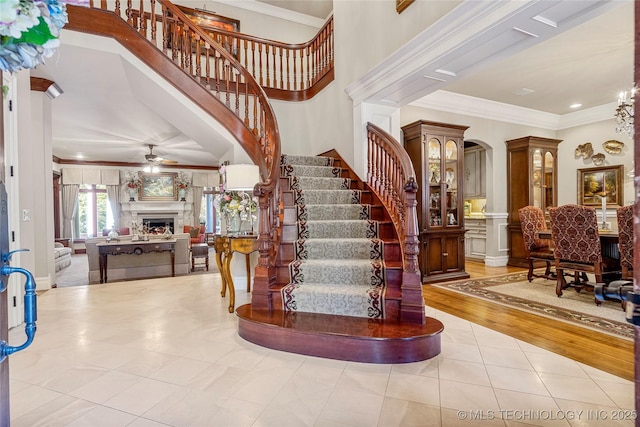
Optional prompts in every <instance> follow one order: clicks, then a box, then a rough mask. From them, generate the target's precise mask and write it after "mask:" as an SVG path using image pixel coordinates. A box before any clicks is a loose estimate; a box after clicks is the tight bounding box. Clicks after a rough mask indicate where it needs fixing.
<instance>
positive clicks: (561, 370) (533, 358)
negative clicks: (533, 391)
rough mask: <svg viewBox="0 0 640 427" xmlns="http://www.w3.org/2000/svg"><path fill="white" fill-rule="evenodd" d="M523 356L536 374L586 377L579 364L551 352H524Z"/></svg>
mask: <svg viewBox="0 0 640 427" xmlns="http://www.w3.org/2000/svg"><path fill="white" fill-rule="evenodd" d="M525 354H526V356H527V359H529V362H530V363H531V365H533V368H534V369H535V370H536V371H537V372H546V373H550V374H561V375H568V376H571V377H584V378H587V377H588V375H587V373H586V372H585V371H584V369H582V367H581V366H580V364H579V363H578V362H576V361H575V360H571V359H568V358H566V357H563V356H560V355H558V354H553V353H551V352H546V353H537V352H535V353H529V352H525Z"/></svg>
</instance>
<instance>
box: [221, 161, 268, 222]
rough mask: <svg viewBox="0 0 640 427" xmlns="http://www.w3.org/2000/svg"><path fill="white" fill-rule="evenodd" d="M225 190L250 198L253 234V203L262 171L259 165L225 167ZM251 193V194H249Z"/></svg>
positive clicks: (250, 218) (250, 217)
mask: <svg viewBox="0 0 640 427" xmlns="http://www.w3.org/2000/svg"><path fill="white" fill-rule="evenodd" d="M224 173H225V190H228V191H238V192H240V194H241V197H243V198H244V197H245V196H246V197H248V198H249V222H250V224H251V234H253V215H252V213H251V203H252V201H253V200H252V199H253V198H252V194H253V187H254V186H255V185H256V184H257V183H258V182H260V169H259V168H258V166H257V165H244V164H239V165H227V166H226V167H225V172H224ZM249 193H250V194H249Z"/></svg>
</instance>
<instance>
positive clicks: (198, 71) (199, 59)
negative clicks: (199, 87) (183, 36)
mask: <svg viewBox="0 0 640 427" xmlns="http://www.w3.org/2000/svg"><path fill="white" fill-rule="evenodd" d="M201 74H202V40H200V36H199V35H197V34H196V73H195V75H196V77H197V79H198V82H199V83H200V84H202V75H201Z"/></svg>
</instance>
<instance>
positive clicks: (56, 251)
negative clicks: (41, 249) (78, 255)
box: [53, 242, 72, 273]
mask: <svg viewBox="0 0 640 427" xmlns="http://www.w3.org/2000/svg"><path fill="white" fill-rule="evenodd" d="M71 252H72V250H71V248H67V247H66V246H64V245H63V244H62V243H59V242H55V243H54V246H53V257H54V259H55V262H56V273H57V272H58V271H60V270H62V269H63V268H65V267H69V266H70V265H71Z"/></svg>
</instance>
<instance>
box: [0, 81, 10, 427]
mask: <svg viewBox="0 0 640 427" xmlns="http://www.w3.org/2000/svg"><path fill="white" fill-rule="evenodd" d="M1 81H3V79H2V73H1V72H0V82H1ZM4 152H5V151H4V108H0V252H1V253H4V254H6V253H8V252H9V235H8V234H9V233H8V230H9V215H8V211H7V191H6V188H5V167H4V163H5V159H4ZM7 294H8V291H5V292H0V341H5V342H8V336H9V321H8V318H9V311H8V310H9V308H8V303H7V299H8V296H7ZM6 426H9V358H8V357H6V358H5V359H4V360H3V361H2V362H0V427H6Z"/></svg>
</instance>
